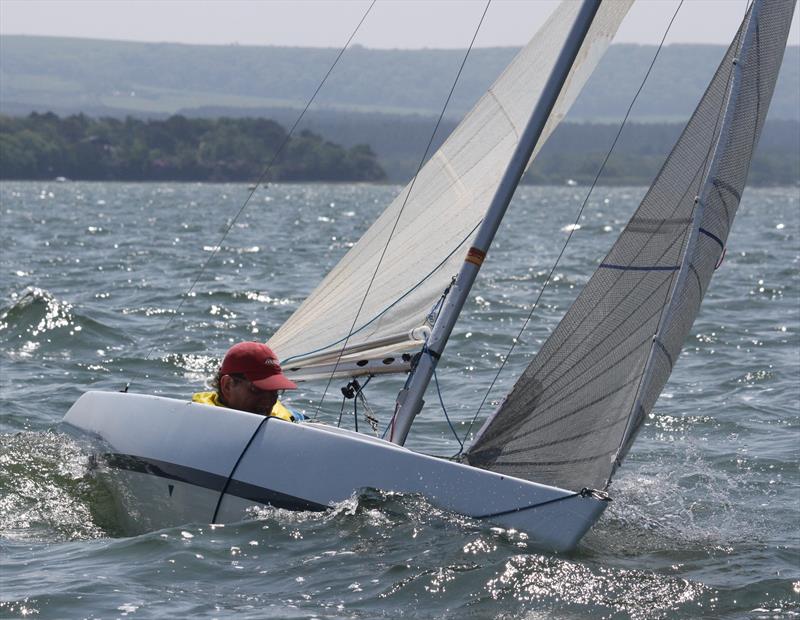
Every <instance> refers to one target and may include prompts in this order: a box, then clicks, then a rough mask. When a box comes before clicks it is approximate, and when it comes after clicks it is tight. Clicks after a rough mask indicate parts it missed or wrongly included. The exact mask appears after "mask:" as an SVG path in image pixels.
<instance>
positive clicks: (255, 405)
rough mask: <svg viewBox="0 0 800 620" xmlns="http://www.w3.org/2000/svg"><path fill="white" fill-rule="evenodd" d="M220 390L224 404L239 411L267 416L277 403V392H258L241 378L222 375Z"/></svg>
mask: <svg viewBox="0 0 800 620" xmlns="http://www.w3.org/2000/svg"><path fill="white" fill-rule="evenodd" d="M220 390H221V391H222V398H223V399H224V400H225V404H227V405H228V407H230V408H231V409H238V410H239V411H248V412H250V413H258V414H260V415H269V414H270V412H271V411H272V408H273V407H274V406H275V403H276V402H278V392H276V391H274V390H259V389H258V388H257V387H256V386H254V385H253V384H252V383H251V382H250V381H248V380H247V379H245V378H243V377H241V378H240V377H233V376H231V375H224V376H223V377H222V378H221V379H220Z"/></svg>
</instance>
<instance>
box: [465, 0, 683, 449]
mask: <svg viewBox="0 0 800 620" xmlns="http://www.w3.org/2000/svg"><path fill="white" fill-rule="evenodd" d="M683 2H684V0H680V3H679V4H678V8H676V9H675V13H673V15H672V19H670V20H669V24H667V28H666V30H665V31H664V35H663V36H662V37H661V42H660V43H659V45H658V49H656V53H655V54H654V55H653V59H652V61H651V62H650V66H649V67H648V68H647V72H646V73H645V75H644V78H643V79H642V83H641V84H640V85H639V88H638V89H637V91H636V93H635V94H634V96H633V99H632V100H631V103H630V105H629V106H628V110H627V111H626V112H625V116H624V118H623V119H622V123H621V124H620V126H619V129H618V130H617V134H616V136H615V137H614V140H613V141H612V143H611V146H610V147H609V149H608V152H607V153H606V155H605V157H604V159H603V162H602V163H601V164H600V168H599V169H598V171H597V174H596V175H595V177H594V180H593V181H592V184H591V186H590V187H589V191H588V192H587V194H586V197H585V198H584V199H583V202H582V203H581V206H580V209H579V210H578V215H577V217H576V218H575V223H574V225H573V226H571V227H570V230H569V234H568V235H567V239H566V241H564V245H563V246H562V248H561V251H560V252H559V253H558V256H557V257H556V260H555V263H553V267H552V268H551V269H550V272H549V273H548V274H547V277H546V278H545V281H544V284H543V285H542V288H541V289H539V294H538V295H537V297H536V300H535V301H534V302H533V305H532V306H531V311H530V312H529V313H528V316H527V317H526V318H525V320H524V321H523V323H522V327H521V328H520V330H519V333H518V334H517V337H516V338H514V339H513V340H512V341H511V345H510V346H509V348H508V351H507V352H506V354H505V355H504V356H503V359H502V361H501V362H500V367H499V368H498V369H497V373H495V376H494V378H493V379H492V382H491V383H490V384H489V387H488V389H487V390H486V393H485V394H484V396H483V399H482V400H481V402H480V405H478V409H477V410H476V411H475V415H474V416H473V418H472V421H471V422H470V424H469V426H468V427H467V431H466V433H464V438H463V440H462V441H461V442H459V443H460V444H461V450H460V451H459V453H458V454H459V455H460V454H461V453H462V452H463V448H464V444H465V443H466V441H467V438H468V437H469V434H470V432H471V431H472V427H473V426H474V425H475V422H476V420H477V419H478V415H480V412H481V410H482V409H483V406H484V405H485V404H486V401H487V400H488V398H489V394H490V393H491V391H492V389H493V388H494V386H495V383H497V380H498V378H499V377H500V374H501V373H502V372H503V370H504V369H505V366H506V362H507V361H508V358H509V357H510V356H511V353H512V352H513V351H514V348H515V347H516V346H517V343H518V342H519V341H520V339H521V338H522V334H523V332H524V331H525V329H526V328H527V327H528V324H529V323H530V321H531V319H532V318H533V313H534V312H535V311H536V309H537V308H538V306H539V302H540V301H541V299H542V295H543V294H544V291H545V289H546V288H547V286H548V284H549V283H550V279H551V278H552V277H553V274H554V273H555V270H556V268H557V267H558V264H559V262H560V261H561V258H562V257H563V255H564V252H565V251H566V249H567V245H569V242H570V240H571V239H572V235H573V234H574V232H575V230H576V228H577V225H578V223H579V222H580V219H581V216H582V215H583V211H584V209H585V208H586V205H587V203H588V202H589V198H590V197H591V195H592V192H593V191H594V188H595V186H596V185H597V181H598V180H599V179H600V175H601V174H602V173H603V170H605V167H606V164H607V163H608V160H609V158H610V157H611V154H612V153H613V152H614V148H615V147H616V145H617V142H618V141H619V138H620V136H621V135H622V130H623V129H624V128H625V123H626V122H627V121H628V117H629V116H630V114H631V110H633V106H634V105H635V104H636V100H637V99H638V98H639V94H640V93H641V92H642V89H643V88H644V85H645V84H646V83H647V79H648V77H650V73H651V71H652V70H653V66H654V65H655V63H656V60H657V59H658V56H659V54H660V53H661V48H662V47H664V41H665V40H666V38H667V35H668V34H669V31H670V29H671V28H672V24H673V22H674V21H675V18H676V17H677V16H678V12H679V11H680V10H681V7H682V6H683Z"/></svg>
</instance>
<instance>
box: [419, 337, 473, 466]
mask: <svg viewBox="0 0 800 620" xmlns="http://www.w3.org/2000/svg"><path fill="white" fill-rule="evenodd" d="M425 352H426V353H428V355H430V352H429V351H428V349H427V348H426V349H425ZM433 381H434V383H435V384H436V393H437V394H438V395H439V404H440V405H441V406H442V411H443V412H444V419H445V420H447V425H448V426H449V427H450V430H451V431H453V436H454V437H455V438H456V441H457V442H458V446H459V448H460V450H459V451H458V453H459V454H461V452H463V450H464V444H463V443H462V442H461V439H460V438H459V436H458V433H457V432H456V429H455V428H454V427H453V423H452V422H451V421H450V416H449V415H447V408H446V407H445V406H444V399H443V398H442V391H441V389H440V388H439V377H437V376H436V365H435V364H434V366H433Z"/></svg>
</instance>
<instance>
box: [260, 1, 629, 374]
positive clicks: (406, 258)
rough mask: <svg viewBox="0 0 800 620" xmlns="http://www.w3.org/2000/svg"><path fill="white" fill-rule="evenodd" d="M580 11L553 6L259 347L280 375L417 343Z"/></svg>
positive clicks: (581, 67)
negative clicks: (267, 350)
mask: <svg viewBox="0 0 800 620" xmlns="http://www.w3.org/2000/svg"><path fill="white" fill-rule="evenodd" d="M631 2H632V0H623V1H618V2H604V3H603V4H602V5H601V7H600V9H599V11H598V14H597V16H596V18H595V20H594V22H593V24H592V27H591V29H590V31H589V33H588V36H587V37H586V40H585V41H584V43H583V46H582V47H581V52H580V54H579V56H578V59H577V60H576V62H575V64H574V65H573V67H572V70H571V72H570V77H569V78H568V80H567V82H566V84H565V86H564V88H563V89H562V91H561V93H560V96H559V99H558V101H557V103H556V106H555V108H554V111H553V113H552V115H551V117H550V119H549V121H548V123H547V126H546V128H545V130H544V132H543V134H542V137H541V139H540V140H539V142H538V143H537V146H536V149H535V150H534V153H533V156H532V158H531V159H533V157H535V156H536V154H537V153H538V151H539V150H540V148H541V146H542V145H543V144H544V142H545V141H546V139H547V138H548V136H549V135H550V134H551V133H552V131H553V130H554V129H555V127H556V126H557V125H558V123H559V122H560V121H561V119H562V118H563V117H564V115H565V114H566V113H567V110H569V108H570V106H571V105H572V103H573V101H574V100H575V98H576V97H577V95H578V93H579V92H580V90H581V88H582V87H583V85H584V84H585V82H586V80H587V79H588V76H589V75H590V74H591V72H592V71H593V69H594V67H595V66H596V65H597V62H598V61H599V60H600V58H601V57H602V55H603V53H604V52H605V50H606V49H607V47H608V45H609V43H610V41H611V39H612V38H613V36H614V33H615V32H616V30H617V28H618V26H619V24H620V22H621V21H622V18H623V17H624V15H625V13H626V12H627V10H628V8H629V6H630V4H631ZM579 6H580V4H579V3H577V2H569V1H567V2H564V3H563V4H562V5H561V6H559V7H558V9H557V10H556V11H555V12H554V14H553V15H552V16H551V17H550V18H549V19H548V21H547V22H546V23H545V25H544V26H543V27H542V28H541V29H540V31H539V32H538V34H537V35H536V36H535V37H534V38H533V39H532V40H531V42H530V43H529V44H528V45H527V46H526V47H525V48H524V49H523V50H522V51H521V52H520V53H519V54H518V55H517V56H516V58H515V59H514V60H513V62H512V63H511V64H510V65H509V66H508V67H507V68H506V70H505V71H504V72H503V74H502V75H501V76H500V77H499V78H498V80H497V81H496V82H495V84H494V85H493V86H492V87H491V88H490V89H489V91H488V92H487V93H486V94H485V95H484V96H483V97H482V98H481V99H480V100H479V101H478V103H477V104H476V105H475V107H474V108H473V109H472V110H471V111H470V112H469V113H468V114H467V116H466V117H465V118H464V120H463V121H462V122H461V124H460V125H459V126H458V127H457V128H456V130H455V131H454V132H453V133H452V134H451V135H450V137H449V138H448V139H447V141H446V142H445V143H444V145H442V147H441V148H440V149H439V150H438V151H437V152H436V153H435V154H434V155H433V157H431V158H430V160H429V161H428V162H427V163H426V164H425V166H424V167H423V168H422V170H421V171H420V173H419V175H418V177H417V179H416V182H414V183H413V189H412V184H411V183H410V184H409V185H408V186H406V187H405V188H404V190H403V191H402V192H401V193H400V195H399V196H398V197H397V198H396V199H395V200H394V201H393V202H392V203H391V204H390V205H389V207H388V208H387V209H386V210H385V211H384V212H383V214H382V215H381V216H380V217H379V218H378V220H377V221H376V222H375V223H374V224H373V225H372V227H371V228H370V229H369V230H368V231H367V232H366V233H365V234H364V236H363V237H362V238H361V240H360V241H359V242H358V243H357V244H356V245H355V246H354V247H353V248H352V249H351V250H350V251H349V252H348V253H347V254H346V255H345V256H344V258H342V260H341V261H340V262H339V264H338V265H337V266H336V267H335V268H334V269H333V270H332V271H331V272H330V274H328V276H327V277H326V278H325V279H324V280H323V281H322V283H321V284H320V285H319V286H318V287H317V288H316V289H315V290H314V291H313V292H312V293H311V295H310V296H309V297H308V298H307V299H306V300H305V302H304V303H303V304H302V305H301V306H300V308H298V310H297V311H296V312H295V313H294V314H293V315H292V316H291V317H290V318H289V320H288V321H287V322H286V323H284V324H283V326H282V327H281V328H280V329H279V330H278V331H277V332H276V333H275V334H274V335H273V337H272V338H271V339H270V340H269V345H270V346H271V347H272V348H273V349H274V350H275V351H277V352H278V354H279V355H280V356H281V359H282V360H283V361H284V366H285V367H286V368H287V369H289V370H290V371H291V369H293V368H303V367H306V371H305V372H307V373H311V374H313V373H314V372H316V373H320V372H322V370H323V368H325V369H326V370H333V365H334V364H335V362H336V361H337V359H338V357H339V355H340V354H341V353H343V354H344V357H343V361H345V362H349V364H344V365H343V366H342V367H341V368H340V369H339V370H340V372H339V374H350V375H354V374H359V368H360V372H362V373H366V372H371V373H374V372H377V371H378V370H380V368H379V367H378V368H376V367H375V366H374V365H369V364H368V360H374V359H376V358H381V357H385V356H389V355H391V354H393V353H396V352H398V351H403V350H407V349H409V348H414V347H416V348H419V347H421V345H422V341H423V340H424V338H425V335H426V329H425V326H426V319H427V315H428V314H429V312H430V310H431V308H432V307H433V306H434V304H435V303H436V301H437V300H438V299H439V298H440V296H441V295H442V292H443V291H444V289H445V288H446V287H447V284H448V282H449V281H450V279H451V278H452V276H454V275H455V274H456V273H457V271H458V268H459V266H460V264H461V262H462V261H463V259H464V254H465V253H466V249H467V248H468V247H469V240H470V238H471V237H472V235H473V233H474V231H475V228H476V226H477V225H478V224H479V222H480V220H481V218H482V217H483V215H484V213H485V212H486V209H487V208H488V205H489V203H490V201H491V199H492V196H493V195H494V192H495V190H496V188H497V185H498V183H499V180H500V178H501V176H502V173H503V171H504V170H505V168H506V167H507V165H508V162H509V159H510V157H511V154H512V153H513V151H514V149H515V147H516V145H517V140H518V136H519V133H520V132H521V131H522V129H523V128H524V126H525V123H526V122H527V120H528V117H529V116H530V112H531V110H532V109H533V107H534V106H535V104H536V102H537V101H538V99H539V95H540V93H541V91H542V88H543V86H544V83H545V81H546V80H547V77H548V76H549V74H550V72H551V69H552V66H553V64H554V62H555V59H556V57H557V56H558V52H559V50H560V48H561V45H562V43H563V41H564V39H565V37H566V35H567V33H568V32H569V29H570V27H571V26H572V24H573V22H574V19H575V14H576V13H577V10H578V8H579ZM409 189H411V192H410V195H409ZM398 217H399V221H398ZM396 221H398V223H397V227H396V230H395V231H394V233H392V232H391V231H392V228H393V227H394V224H395V222H396ZM390 234H391V239H390ZM387 243H388V246H387ZM384 247H386V254H385V256H384V257H383V259H382V260H380V257H381V254H382V252H383V250H384ZM379 261H380V265H379ZM376 267H379V268H378V270H377V274H376V276H375V280H374V282H373V283H372V285H371V287H369V284H370V281H371V279H372V276H373V273H375V271H376ZM368 287H369V294H368V295H367V297H366V300H365V303H364V307H363V309H362V310H361V313H360V314H359V317H358V320H357V322H356V324H355V328H354V329H353V333H352V335H351V336H350V337H349V339H348V338H347V336H348V334H349V332H350V330H351V327H352V326H353V322H354V320H355V319H356V312H357V309H358V307H359V305H360V303H361V301H362V299H364V297H365V293H366V292H367V289H368ZM346 339H347V347H346V349H345V350H344V351H343V350H342V347H343V346H344V344H345V340H346ZM355 362H359V363H360V364H365V365H364V366H357V365H355ZM312 366H313V367H316V370H313V369H311V368H309V367H312Z"/></svg>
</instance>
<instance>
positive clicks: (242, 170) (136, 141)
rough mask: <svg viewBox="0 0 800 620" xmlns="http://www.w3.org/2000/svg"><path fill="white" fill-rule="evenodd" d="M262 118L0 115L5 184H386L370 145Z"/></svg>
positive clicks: (0, 168)
mask: <svg viewBox="0 0 800 620" xmlns="http://www.w3.org/2000/svg"><path fill="white" fill-rule="evenodd" d="M286 137H287V134H286V130H285V129H284V128H283V127H282V126H281V125H279V124H278V123H276V122H275V121H271V120H266V119H261V118H216V119H209V118H192V119H190V118H186V117H184V116H180V115H175V116H171V117H169V118H167V119H164V120H158V119H155V120H154V119H149V120H140V119H136V118H132V117H127V118H125V119H116V118H100V119H93V118H90V117H88V116H85V115H83V114H75V115H71V116H67V117H64V118H61V117H59V116H57V115H56V114H53V113H52V112H48V113H45V114H39V113H36V112H34V113H31V114H30V115H28V116H25V117H11V116H0V179H17V180H38V179H53V178H56V177H66V178H68V179H73V180H87V181H245V182H254V181H256V180H257V179H259V178H260V176H261V174H262V173H263V172H264V170H265V169H266V167H267V165H268V164H269V163H270V162H271V161H272V160H273V159H275V161H274V164H273V165H272V166H271V167H270V171H269V174H268V176H266V177H265V178H264V180H265V181H342V182H354V181H381V180H383V179H384V178H385V177H386V173H385V172H384V170H383V168H381V166H380V165H379V164H378V161H377V159H376V156H375V154H374V153H373V152H372V150H371V149H370V147H369V146H367V145H364V144H357V145H354V146H352V147H350V148H344V147H342V146H340V145H338V144H333V143H331V142H328V141H326V140H325V139H323V138H322V137H321V136H319V135H317V134H315V133H313V132H311V131H308V130H304V131H301V132H299V133H298V134H296V135H293V136H291V138H289V140H288V142H287V143H286V145H285V146H284V147H283V149H282V150H281V151H280V153H279V154H278V157H277V158H275V155H276V153H277V152H278V150H279V149H280V147H281V145H282V144H283V143H284V142H285V141H286Z"/></svg>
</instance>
